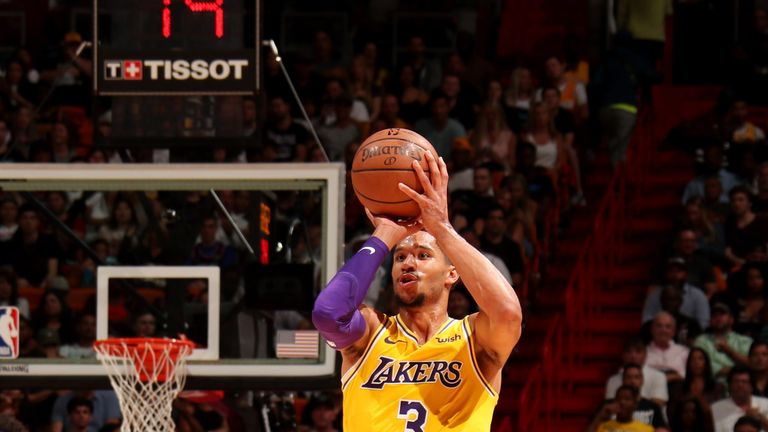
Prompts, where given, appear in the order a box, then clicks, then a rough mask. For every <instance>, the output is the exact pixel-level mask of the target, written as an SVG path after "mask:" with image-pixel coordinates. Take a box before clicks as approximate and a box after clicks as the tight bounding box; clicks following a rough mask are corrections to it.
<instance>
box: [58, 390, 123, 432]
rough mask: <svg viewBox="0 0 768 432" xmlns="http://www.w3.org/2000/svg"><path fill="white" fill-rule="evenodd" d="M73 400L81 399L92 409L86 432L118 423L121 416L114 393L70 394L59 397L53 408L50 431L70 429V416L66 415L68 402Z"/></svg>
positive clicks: (88, 392)
mask: <svg viewBox="0 0 768 432" xmlns="http://www.w3.org/2000/svg"><path fill="white" fill-rule="evenodd" d="M75 398H83V399H85V400H87V401H89V402H90V403H91V406H92V407H93V409H92V411H91V418H90V421H89V423H88V431H89V432H93V431H98V430H99V428H101V427H102V426H104V425H105V424H110V423H119V422H120V419H121V417H122V415H121V414H120V404H119V402H118V400H117V396H116V395H115V392H113V391H111V390H94V391H82V392H72V393H67V394H64V395H61V396H59V397H58V398H57V399H56V403H55V404H54V406H53V414H51V422H52V424H51V431H52V432H63V431H69V430H71V428H72V423H71V422H70V416H69V415H68V413H67V407H68V406H69V401H71V400H73V399H75Z"/></svg>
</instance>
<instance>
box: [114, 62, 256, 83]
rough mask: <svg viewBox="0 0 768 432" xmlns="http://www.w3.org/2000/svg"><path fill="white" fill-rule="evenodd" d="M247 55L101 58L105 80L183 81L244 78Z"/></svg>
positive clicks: (236, 79)
mask: <svg viewBox="0 0 768 432" xmlns="http://www.w3.org/2000/svg"><path fill="white" fill-rule="evenodd" d="M249 66H250V61H249V60H248V59H227V60H223V59H217V60H211V61H207V60H200V59H198V60H191V61H190V60H161V59H150V60H146V59H145V60H104V79H105V80H110V81H114V80H126V81H130V80H133V81H140V80H147V81H186V80H197V81H204V80H217V81H222V80H235V81H238V80H243V79H245V78H247V77H246V76H245V71H246V69H247V68H248V67H249Z"/></svg>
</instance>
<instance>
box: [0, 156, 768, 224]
mask: <svg viewBox="0 0 768 432" xmlns="http://www.w3.org/2000/svg"><path fill="white" fill-rule="evenodd" d="M754 184H755V189H756V190H757V193H756V194H755V196H754V197H753V198H752V211H753V212H755V213H757V214H765V213H767V212H768V162H763V163H761V164H760V165H759V166H758V167H757V172H756V174H755V181H754ZM0 239H2V238H1V237H0Z"/></svg>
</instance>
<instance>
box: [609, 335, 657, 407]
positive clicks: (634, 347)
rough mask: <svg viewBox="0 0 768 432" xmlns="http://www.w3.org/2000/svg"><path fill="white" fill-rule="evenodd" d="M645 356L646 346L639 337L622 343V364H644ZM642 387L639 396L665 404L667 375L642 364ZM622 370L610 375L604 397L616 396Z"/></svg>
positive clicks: (621, 378) (621, 379) (611, 397)
mask: <svg viewBox="0 0 768 432" xmlns="http://www.w3.org/2000/svg"><path fill="white" fill-rule="evenodd" d="M646 356H647V351H646V346H645V344H644V343H643V341H642V340H641V339H637V338H633V339H630V340H628V341H627V343H626V344H625V345H624V352H623V354H622V363H623V364H639V365H645V359H646ZM642 372H643V387H642V388H641V389H640V396H642V397H644V398H647V399H650V400H652V401H653V402H655V403H656V404H658V405H659V406H662V407H663V406H664V405H666V403H667V401H668V400H669V393H668V391H667V377H666V376H665V375H664V374H663V373H661V372H659V371H657V370H656V369H653V368H651V367H649V366H643V370H642ZM622 373H623V370H619V372H617V373H615V374H614V375H611V377H610V378H608V381H607V382H606V384H605V399H614V398H617V392H616V389H618V388H619V387H620V386H621V383H622V381H623V376H622Z"/></svg>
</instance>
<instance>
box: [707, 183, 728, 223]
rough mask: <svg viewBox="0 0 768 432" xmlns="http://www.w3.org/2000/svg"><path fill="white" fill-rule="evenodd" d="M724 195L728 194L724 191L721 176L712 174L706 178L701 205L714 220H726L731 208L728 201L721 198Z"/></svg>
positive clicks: (719, 221) (720, 221)
mask: <svg viewBox="0 0 768 432" xmlns="http://www.w3.org/2000/svg"><path fill="white" fill-rule="evenodd" d="M723 195H728V194H727V193H725V192H724V190H723V184H722V182H721V180H720V177H719V176H716V175H711V176H708V177H706V178H704V195H702V196H701V198H702V202H701V207H702V209H703V210H704V211H705V212H707V214H708V215H709V217H710V218H712V220H713V221H715V222H718V223H723V222H725V219H726V218H727V217H728V211H729V210H730V209H729V206H728V203H727V202H723V201H722V200H721V198H722V197H723Z"/></svg>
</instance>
